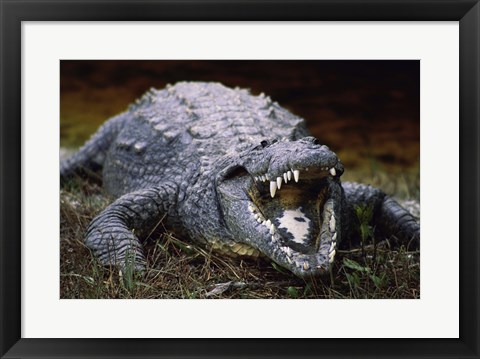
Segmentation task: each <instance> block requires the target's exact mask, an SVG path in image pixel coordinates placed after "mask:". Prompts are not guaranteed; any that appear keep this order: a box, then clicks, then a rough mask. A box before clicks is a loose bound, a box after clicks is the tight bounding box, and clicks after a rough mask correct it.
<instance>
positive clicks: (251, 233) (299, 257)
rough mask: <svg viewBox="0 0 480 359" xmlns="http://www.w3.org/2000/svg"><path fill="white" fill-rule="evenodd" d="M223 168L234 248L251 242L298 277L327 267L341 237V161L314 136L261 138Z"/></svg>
mask: <svg viewBox="0 0 480 359" xmlns="http://www.w3.org/2000/svg"><path fill="white" fill-rule="evenodd" d="M236 158H237V160H236V163H235V164H234V165H230V166H228V167H226V168H224V170H223V171H220V172H219V174H218V177H217V179H216V181H217V194H218V197H219V203H220V209H221V211H222V213H223V219H224V221H225V226H226V227H227V228H228V230H229V232H230V233H231V235H232V238H233V240H234V243H235V245H234V246H233V248H234V250H235V248H236V249H239V248H241V249H242V250H240V251H239V252H240V254H244V253H251V251H248V250H245V247H247V248H248V247H253V248H254V249H255V250H257V251H259V252H260V253H262V254H263V255H265V256H267V257H269V258H270V259H271V260H273V261H274V262H276V263H277V264H279V265H280V266H282V267H284V268H286V269H288V270H290V271H292V272H293V273H294V274H296V275H297V276H299V277H309V276H317V275H321V274H323V273H325V272H327V271H328V269H329V267H330V265H331V263H332V262H333V259H334V257H335V253H336V247H337V244H338V242H339V240H340V237H341V236H340V230H341V223H340V222H341V218H340V213H341V211H340V208H341V200H342V198H343V197H342V187H341V185H340V176H341V175H342V173H343V165H342V164H341V162H340V161H339V160H338V158H337V156H336V155H335V153H333V152H332V151H330V150H329V148H328V147H327V146H323V145H320V144H319V143H318V141H317V140H316V139H315V138H313V137H305V138H302V139H300V140H297V141H289V140H281V141H275V140H274V141H262V143H261V144H260V145H258V146H255V147H253V148H250V149H248V150H246V151H243V152H241V153H239V154H238V155H237V157H236Z"/></svg>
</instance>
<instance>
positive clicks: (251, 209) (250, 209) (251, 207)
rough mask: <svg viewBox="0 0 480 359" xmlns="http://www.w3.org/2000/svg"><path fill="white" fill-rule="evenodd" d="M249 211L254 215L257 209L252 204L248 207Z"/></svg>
mask: <svg viewBox="0 0 480 359" xmlns="http://www.w3.org/2000/svg"><path fill="white" fill-rule="evenodd" d="M248 210H249V211H250V212H252V213H254V212H255V208H253V206H252V205H251V204H250V205H248Z"/></svg>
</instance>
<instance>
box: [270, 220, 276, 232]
mask: <svg viewBox="0 0 480 359" xmlns="http://www.w3.org/2000/svg"><path fill="white" fill-rule="evenodd" d="M274 233H275V225H274V224H273V223H272V225H271V226H270V234H274Z"/></svg>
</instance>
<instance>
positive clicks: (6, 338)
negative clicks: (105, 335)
mask: <svg viewBox="0 0 480 359" xmlns="http://www.w3.org/2000/svg"><path fill="white" fill-rule="evenodd" d="M0 11H1V43H0V52H1V87H0V91H1V97H0V101H1V103H0V109H1V121H0V136H1V157H0V161H1V162H0V173H1V174H2V175H1V186H0V199H1V207H0V211H1V212H0V231H1V238H0V290H1V292H0V316H1V317H0V322H1V327H0V331H1V333H0V355H1V356H2V358H20V357H22V358H23V357H28V358H35V357H43V358H44V357H65V358H67V357H95V358H101V357H249V358H257V357H259V358H260V357H298V358H300V357H444V358H451V357H452V358H453V357H462V358H478V357H479V355H480V350H479V348H480V347H479V343H480V335H479V327H480V326H479V323H480V321H479V315H480V314H479V313H480V311H479V303H480V298H479V283H480V278H479V271H480V266H479V263H480V257H479V243H478V240H479V235H478V234H479V227H478V224H477V219H478V217H479V216H478V207H479V191H478V189H479V178H478V177H479V176H478V173H479V143H480V136H479V121H478V120H479V99H480V97H479V87H480V82H479V74H480V73H479V54H480V46H479V34H480V28H479V27H480V5H479V3H478V0H422V1H417V0H403V1H402V0H382V1H378V0H357V1H355V0H342V1H320V0H297V1H295V0H271V1H269V0H261V1H250V0H231V1H221V0H210V1H208V0H199V1H194V0H187V1H176V2H174V1H158V0H151V1H146V0H140V1H135V0H123V1H108V0H100V1H89V0H75V1H68V0H64V1H52V0H38V1H35V0H30V1H14V0H0ZM87 20H88V21H130V20H135V21H152V20H155V21H171V20H185V21H187V20H194V21H206V20H208V21H217V20H223V21H240V20H249V21H305V20H308V21H314V20H315V21H380V20H381V21H459V27H460V159H459V162H460V174H459V175H460V213H459V218H460V228H459V232H460V239H461V241H460V256H461V257H460V259H461V260H460V268H459V269H460V293H459V294H460V313H459V316H460V338H459V339H290V340H284V339H268V340H267V339H208V340H205V339H203V340H202V339H23V338H21V257H20V255H21V241H20V239H21V213H22V208H21V203H22V202H21V198H22V193H21V184H22V177H21V61H22V59H21V22H22V21H87ZM446 146H448V145H447V144H446ZM446 150H448V147H446ZM442 181H445V182H447V181H448V178H447V177H446V178H443V179H442ZM445 185H446V186H447V185H448V184H447V183H445ZM446 192H448V191H446ZM450 195H454V196H455V195H457V194H456V193H451V194H450ZM438 270H439V272H441V271H445V270H448V264H447V263H446V265H445V267H444V268H439V269H438ZM445 286H446V290H448V283H446V284H445ZM440 316H441V313H439V317H440ZM242 320H243V319H242ZM254 322H255V320H254V319H252V325H257V324H254ZM159 325H161V323H159ZM412 325H413V324H412ZM406 334H407V336H408V333H406Z"/></svg>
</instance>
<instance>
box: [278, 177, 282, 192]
mask: <svg viewBox="0 0 480 359" xmlns="http://www.w3.org/2000/svg"><path fill="white" fill-rule="evenodd" d="M277 187H278V189H280V187H282V177H277Z"/></svg>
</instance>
